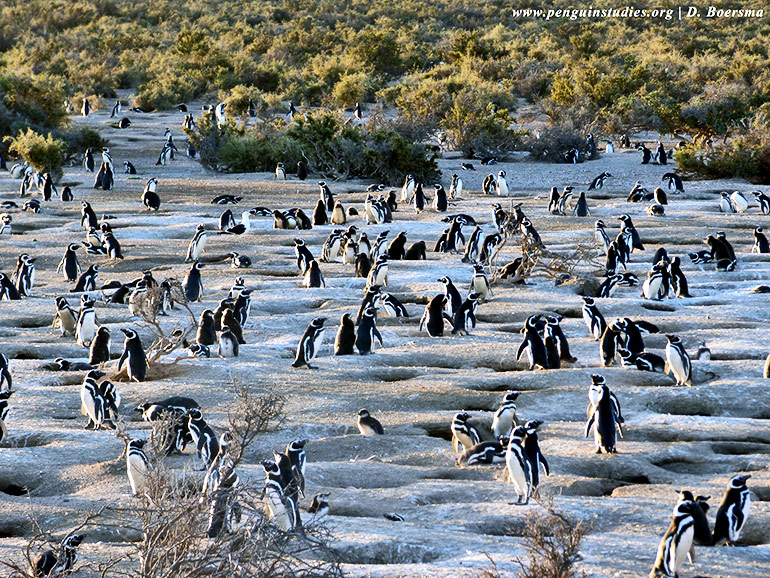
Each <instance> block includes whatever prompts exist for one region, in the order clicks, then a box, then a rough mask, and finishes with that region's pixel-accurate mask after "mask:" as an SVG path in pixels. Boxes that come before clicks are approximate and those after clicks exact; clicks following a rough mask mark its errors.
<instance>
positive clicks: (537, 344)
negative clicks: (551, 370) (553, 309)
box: [516, 315, 548, 371]
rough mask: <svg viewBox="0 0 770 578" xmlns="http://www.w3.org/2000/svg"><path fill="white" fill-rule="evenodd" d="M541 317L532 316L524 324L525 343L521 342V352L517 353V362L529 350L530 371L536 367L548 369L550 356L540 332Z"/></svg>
mask: <svg viewBox="0 0 770 578" xmlns="http://www.w3.org/2000/svg"><path fill="white" fill-rule="evenodd" d="M539 320H540V315H530V316H529V317H527V320H526V322H525V324H524V341H522V342H521V345H520V346H519V350H518V352H517V353H516V361H518V360H519V358H520V357H521V354H522V353H524V350H525V349H526V350H527V357H528V358H529V369H530V371H531V370H533V369H535V367H540V368H542V369H548V356H547V354H546V350H545V343H543V339H542V337H540V333H539V332H538V329H537V325H538V321H539Z"/></svg>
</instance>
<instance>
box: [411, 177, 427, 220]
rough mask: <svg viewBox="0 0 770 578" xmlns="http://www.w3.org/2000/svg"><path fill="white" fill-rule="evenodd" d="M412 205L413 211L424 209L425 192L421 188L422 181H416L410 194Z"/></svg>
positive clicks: (417, 211)
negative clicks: (412, 192)
mask: <svg viewBox="0 0 770 578" xmlns="http://www.w3.org/2000/svg"><path fill="white" fill-rule="evenodd" d="M412 206H413V207H414V212H415V213H421V212H422V211H423V210H424V209H425V193H424V192H423V190H422V183H417V185H416V186H415V187H414V195H412Z"/></svg>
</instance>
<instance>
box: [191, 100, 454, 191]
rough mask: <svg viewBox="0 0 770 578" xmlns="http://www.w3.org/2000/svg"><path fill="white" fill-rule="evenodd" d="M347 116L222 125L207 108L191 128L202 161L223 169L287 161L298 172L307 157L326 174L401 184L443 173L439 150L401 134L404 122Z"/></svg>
mask: <svg viewBox="0 0 770 578" xmlns="http://www.w3.org/2000/svg"><path fill="white" fill-rule="evenodd" d="M346 121H347V119H346V117H344V116H343V115H340V114H339V113H337V112H332V111H328V110H319V111H313V112H308V113H307V118H305V117H304V116H301V117H298V118H297V119H296V120H295V122H293V123H291V124H289V125H286V124H285V123H284V122H283V121H282V120H276V121H274V122H259V123H255V124H254V125H249V126H237V125H236V124H235V123H234V122H232V121H229V122H228V124H226V125H225V126H224V127H221V128H219V127H217V126H216V122H214V121H212V120H211V116H210V114H207V113H204V114H202V115H201V116H200V117H199V118H198V120H197V126H196V128H195V130H194V131H188V132H187V134H188V136H189V137H190V140H191V141H192V142H193V144H195V146H196V147H197V148H198V151H199V153H200V158H201V163H202V164H203V165H204V166H205V167H207V168H210V169H212V170H217V171H224V172H252V171H272V170H274V169H275V165H276V164H277V163H278V162H282V163H284V164H285V165H286V167H287V170H288V171H289V172H293V171H294V170H295V167H296V166H297V162H298V161H300V160H304V161H305V162H306V163H307V165H308V168H309V169H310V170H311V171H314V172H318V173H321V174H322V175H324V176H325V177H326V178H337V179H346V178H366V179H372V180H375V181H376V182H378V183H385V184H391V185H396V184H400V183H401V181H403V178H404V175H405V174H407V173H412V174H414V175H415V178H417V179H418V180H421V181H422V182H426V183H431V182H434V181H435V180H436V179H437V178H438V176H439V172H438V166H437V162H436V158H437V153H436V152H435V151H434V150H433V149H432V148H431V147H430V146H428V145H425V144H422V143H419V142H415V141H412V140H410V139H409V138H408V137H407V136H405V135H402V134H399V133H398V132H397V128H398V126H399V125H397V124H389V123H379V122H374V123H372V125H371V126H370V127H369V128H368V129H367V130H364V129H363V128H361V127H356V126H353V125H351V124H349V123H347V122H346Z"/></svg>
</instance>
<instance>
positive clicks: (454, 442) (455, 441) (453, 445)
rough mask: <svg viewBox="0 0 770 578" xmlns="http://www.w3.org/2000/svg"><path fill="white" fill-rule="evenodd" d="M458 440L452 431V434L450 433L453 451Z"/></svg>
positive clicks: (455, 449) (456, 447)
mask: <svg viewBox="0 0 770 578" xmlns="http://www.w3.org/2000/svg"><path fill="white" fill-rule="evenodd" d="M459 442H460V440H458V439H457V436H456V435H454V433H453V434H452V449H453V450H454V451H455V452H457V449H458V444H459Z"/></svg>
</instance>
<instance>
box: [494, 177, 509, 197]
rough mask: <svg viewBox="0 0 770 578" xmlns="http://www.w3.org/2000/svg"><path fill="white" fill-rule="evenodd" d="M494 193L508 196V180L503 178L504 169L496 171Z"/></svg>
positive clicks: (499, 195)
mask: <svg viewBox="0 0 770 578" xmlns="http://www.w3.org/2000/svg"><path fill="white" fill-rule="evenodd" d="M495 193H497V196H498V197H507V196H508V193H509V191H508V181H506V180H505V171H500V172H499V173H497V180H496V181H495Z"/></svg>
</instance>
